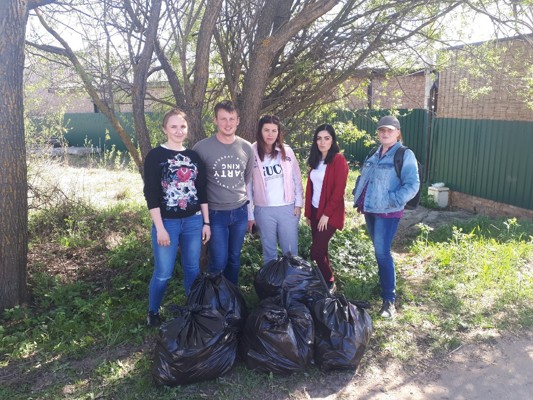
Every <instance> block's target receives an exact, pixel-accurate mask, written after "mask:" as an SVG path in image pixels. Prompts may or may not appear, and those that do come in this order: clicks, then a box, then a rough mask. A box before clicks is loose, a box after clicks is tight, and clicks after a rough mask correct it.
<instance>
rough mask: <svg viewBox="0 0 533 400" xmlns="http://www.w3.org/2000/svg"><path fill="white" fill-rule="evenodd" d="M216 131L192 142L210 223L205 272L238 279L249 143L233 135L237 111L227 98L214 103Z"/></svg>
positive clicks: (244, 225)
mask: <svg viewBox="0 0 533 400" xmlns="http://www.w3.org/2000/svg"><path fill="white" fill-rule="evenodd" d="M214 122H215V125H216V127H217V133H216V134H215V135H214V136H211V137H208V138H206V139H203V140H201V141H199V142H198V143H196V144H195V145H194V147H193V150H194V151H196V152H197V153H198V155H199V156H200V158H201V159H202V161H203V162H204V163H205V166H206V171H207V202H208V205H209V221H204V224H208V225H210V226H211V240H210V241H209V272H220V271H222V272H223V273H224V276H225V277H226V278H227V279H228V280H230V281H231V282H233V283H234V284H235V285H237V283H238V279H239V270H240V268H241V261H240V257H241V249H242V243H243V241H244V235H245V234H246V229H247V225H248V210H247V204H248V197H247V195H246V184H247V183H248V182H249V181H250V179H251V174H252V168H253V151H252V145H251V144H250V142H248V141H247V140H244V139H243V138H241V137H239V136H237V135H236V134H235V132H236V131H237V127H238V126H239V114H238V112H237V109H236V108H235V106H234V105H233V103H232V102H231V101H222V102H220V103H218V104H217V105H216V106H215V120H214Z"/></svg>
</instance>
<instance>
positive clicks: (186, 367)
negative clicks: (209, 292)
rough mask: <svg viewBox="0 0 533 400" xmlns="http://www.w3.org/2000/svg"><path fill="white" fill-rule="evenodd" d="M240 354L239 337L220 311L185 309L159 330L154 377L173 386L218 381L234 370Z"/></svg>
mask: <svg viewBox="0 0 533 400" xmlns="http://www.w3.org/2000/svg"><path fill="white" fill-rule="evenodd" d="M237 350H238V340H237V333H236V331H235V329H233V328H229V327H228V326H227V324H226V322H225V318H224V316H223V315H222V314H221V313H220V312H219V311H218V310H215V309H213V308H211V306H199V305H195V306H189V307H182V315H180V316H178V317H176V318H174V319H172V320H170V321H168V322H167V323H164V324H163V325H162V326H161V328H160V329H159V338H158V340H157V343H156V347H155V353H154V360H153V366H152V376H153V378H154V380H155V382H156V384H158V385H169V386H175V385H186V384H189V383H194V382H199V381H204V380H209V379H215V378H217V377H219V376H222V375H224V374H225V373H227V372H228V371H229V370H231V368H232V367H233V365H234V364H235V361H236V359H237Z"/></svg>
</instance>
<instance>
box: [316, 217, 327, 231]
mask: <svg viewBox="0 0 533 400" xmlns="http://www.w3.org/2000/svg"><path fill="white" fill-rule="evenodd" d="M328 221H329V217H328V216H327V215H322V216H321V217H320V219H319V220H318V225H317V229H318V231H319V232H322V231H324V230H326V229H327V228H328Z"/></svg>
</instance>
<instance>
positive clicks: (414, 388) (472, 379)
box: [302, 207, 533, 400]
mask: <svg viewBox="0 0 533 400" xmlns="http://www.w3.org/2000/svg"><path fill="white" fill-rule="evenodd" d="M473 217H475V215H474V214H472V213H469V212H467V211H464V210H457V211H438V210H428V209H425V208H423V207H420V208H418V209H417V210H415V211H407V212H406V214H405V216H404V218H403V219H402V221H401V223H400V227H399V229H398V235H397V238H403V240H407V241H408V240H410V239H411V238H412V237H413V236H415V235H416V231H417V230H418V228H417V227H416V225H417V224H419V223H424V224H426V225H428V226H430V227H433V228H436V227H438V226H440V225H443V224H448V223H453V222H455V221H460V220H464V219H470V218H473ZM396 247H397V250H399V251H400V252H401V248H402V243H401V242H400V243H397V244H396ZM337 382H338V383H340V381H337ZM337 390H338V391H336V392H329V393H327V389H326V388H322V389H320V390H318V391H317V392H315V393H311V392H309V391H307V393H306V396H305V397H302V398H308V399H327V400H333V399H335V400H336V399H350V400H407V399H409V400H427V399H431V400H433V399H435V400H436V399H438V400H444V399H446V400H452V399H453V400H477V399H479V400H504V399H512V400H514V399H516V400H523V399H524V400H526V399H532V400H533V334H531V333H529V334H526V335H525V336H520V337H516V336H513V337H511V336H509V337H500V338H497V339H495V340H493V341H492V342H490V343H483V344H466V345H464V346H460V347H459V348H458V349H456V350H454V351H452V352H451V353H450V354H449V355H448V356H447V357H446V358H445V359H444V360H442V362H440V363H439V364H436V365H431V366H420V368H417V370H416V371H408V370H406V369H405V368H403V367H402V365H401V364H400V363H398V362H395V361H394V360H393V361H392V362H391V364H390V365H389V366H387V367H386V369H381V368H376V367H374V368H368V369H366V370H365V372H364V374H362V376H356V377H355V378H354V379H352V380H351V381H350V382H348V383H347V384H346V385H345V386H344V388H343V389H341V390H339V389H337Z"/></svg>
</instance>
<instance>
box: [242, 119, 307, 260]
mask: <svg viewBox="0 0 533 400" xmlns="http://www.w3.org/2000/svg"><path fill="white" fill-rule="evenodd" d="M256 140H257V141H256V142H255V143H254V144H253V145H252V148H253V151H254V157H255V159H254V167H253V170H252V180H251V181H250V183H249V184H248V198H249V199H250V204H249V207H248V231H249V232H252V230H253V228H254V226H255V227H257V230H258V232H259V236H260V238H261V244H262V247H263V263H264V264H265V265H266V264H267V263H269V262H270V261H272V260H276V259H277V258H278V241H279V245H280V247H281V251H282V254H287V253H289V254H291V255H298V222H299V220H300V214H301V210H302V206H303V199H302V194H303V187H302V174H301V172H300V167H299V165H298V160H297V159H296V156H295V154H294V152H293V151H292V149H291V148H290V147H289V146H287V145H285V144H284V143H283V133H282V131H281V123H280V120H279V118H278V117H277V116H275V115H265V116H263V117H261V118H260V119H259V123H258V127H257V135H256Z"/></svg>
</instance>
